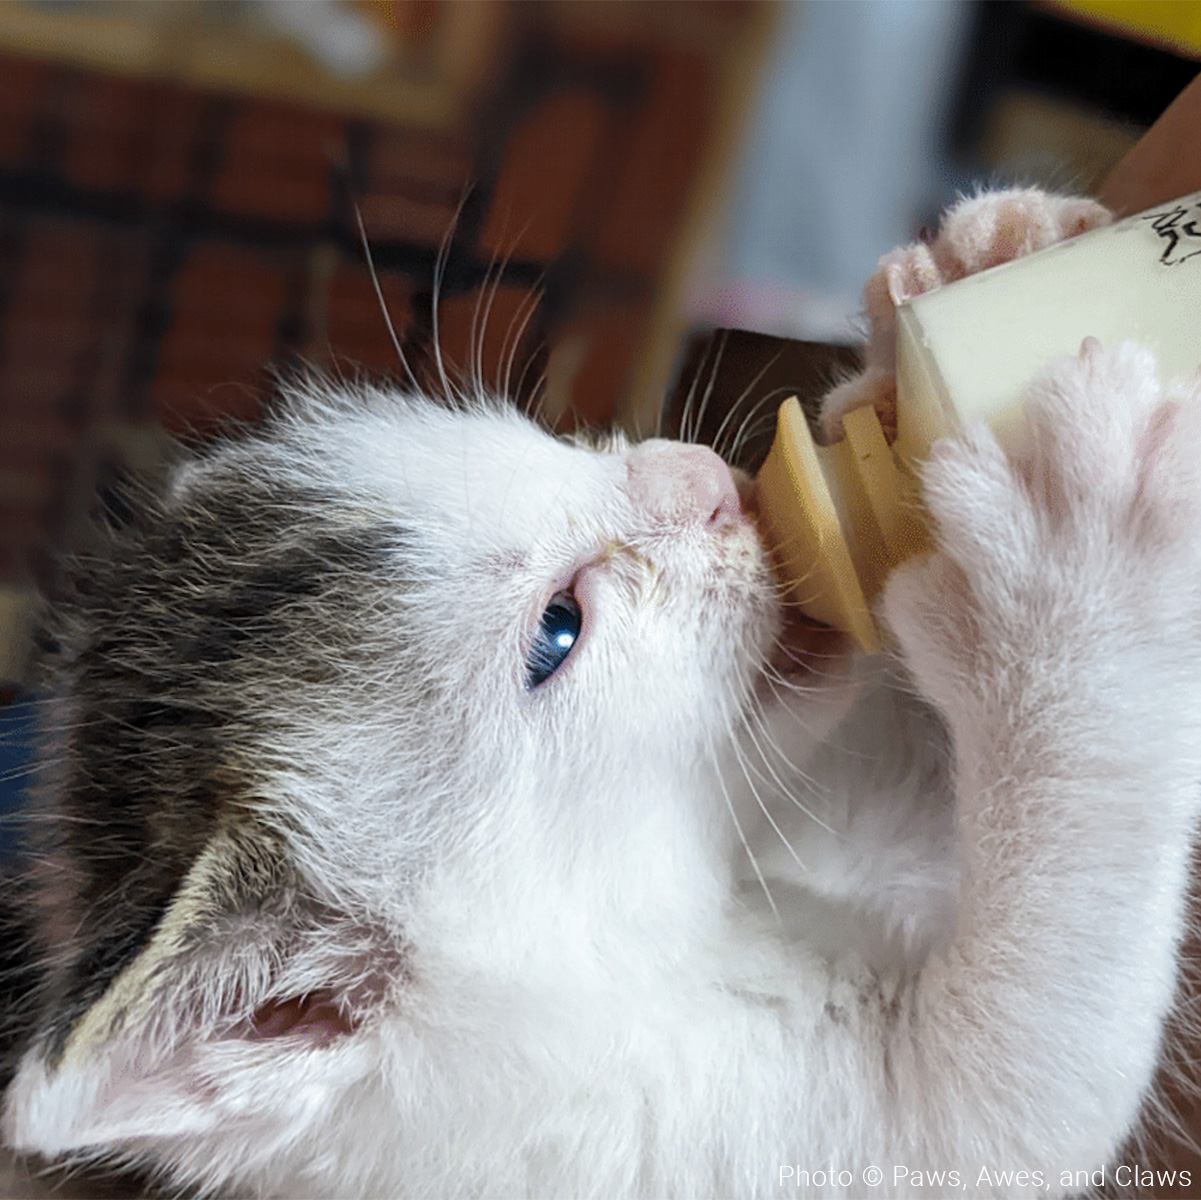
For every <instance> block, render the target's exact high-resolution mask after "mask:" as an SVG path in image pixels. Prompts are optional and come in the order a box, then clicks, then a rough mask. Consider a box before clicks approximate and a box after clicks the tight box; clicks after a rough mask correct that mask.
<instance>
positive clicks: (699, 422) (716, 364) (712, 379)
mask: <svg viewBox="0 0 1201 1200" xmlns="http://www.w3.org/2000/svg"><path fill="white" fill-rule="evenodd" d="M729 340H730V331H729V330H728V329H723V330H722V331H721V338H720V340H719V342H718V347H717V353H716V354H715V355H714V356H713V367H712V369H711V370H710V372H709V382H708V383H707V384H706V385H705V391H704V394H703V395H702V396H701V402H700V404H699V406H698V407H697V410H696V428H695V430H694V431H693V436H692V437H690V438H688V441H690V442H692V441H696V440H698V439H699V438H700V435H701V428H702V426H703V425H704V423H705V410H706V409H707V408H708V407H709V401H710V399H712V397H713V388H714V385H715V384H716V383H717V373H718V371H720V370H721V364H722V360H723V359H724V358H725V356H726V346H727V344H728V343H729Z"/></svg>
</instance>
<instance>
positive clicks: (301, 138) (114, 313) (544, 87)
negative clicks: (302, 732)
mask: <svg viewBox="0 0 1201 1200" xmlns="http://www.w3.org/2000/svg"><path fill="white" fill-rule="evenodd" d="M1199 58H1201V4H1199V3H1192V2H1189V0H1163V2H1161V0H1073V2H1054V0H1045V2H1040V3H1033V2H1029V3H1028V2H1022V0H999V2H998V0H797V2H795V3H786V2H782V0H660V2H647V0H108V2H105V0H4V2H0V701H4V700H11V699H12V698H13V697H14V696H17V695H18V694H19V685H20V683H21V682H22V679H23V676H24V673H25V671H26V666H27V653H26V649H27V644H28V640H27V631H28V625H29V615H30V613H31V612H32V609H33V597H34V596H35V595H36V592H37V589H38V588H39V587H45V586H48V585H51V584H52V583H53V574H54V570H55V567H54V561H55V559H54V552H55V549H56V548H57V547H61V546H63V545H65V544H70V543H71V542H72V541H73V540H74V539H75V537H76V536H77V534H78V531H79V530H80V529H81V528H82V527H83V526H85V525H86V523H87V519H88V516H89V514H90V513H92V512H93V511H95V509H96V508H97V506H102V505H104V504H105V503H106V502H109V501H111V498H112V497H113V495H114V489H115V486H116V485H117V484H118V483H119V482H120V480H121V479H122V478H123V477H125V476H126V475H127V474H128V473H129V472H130V471H135V470H138V469H140V468H143V467H146V466H150V465H153V463H154V462H155V461H156V460H157V459H159V457H160V456H161V455H162V454H163V451H164V446H165V444H166V438H167V437H168V435H174V436H177V437H181V438H183V439H185V440H188V441H193V442H199V441H203V440H204V439H205V438H206V437H210V436H212V433H213V431H214V430H216V429H217V428H219V427H221V426H223V425H226V424H228V423H229V422H231V421H233V422H253V421H254V420H256V419H257V418H258V417H259V415H260V414H261V413H262V412H263V410H264V406H265V405H268V404H269V403H270V399H271V395H272V391H273V389H274V388H275V387H276V386H277V384H276V379H277V378H278V377H279V374H280V373H283V374H284V375H286V373H287V372H288V371H289V370H293V369H296V368H298V367H303V366H315V367H317V368H319V369H321V370H324V371H328V372H333V373H339V374H342V375H346V376H354V375H366V376H369V377H379V378H392V379H398V380H403V379H404V378H405V376H404V373H403V370H402V367H401V363H400V352H403V355H404V357H405V359H406V360H407V362H408V363H409V365H410V367H411V369H412V371H413V373H414V374H415V375H416V377H417V378H418V379H420V380H422V381H423V382H426V383H428V384H429V385H430V386H435V387H436V386H438V385H437V380H436V377H435V376H436V372H435V368H434V354H433V347H434V339H435V333H436V337H437V342H438V345H439V347H440V349H441V353H442V355H443V356H444V357H445V358H446V360H447V361H448V362H449V363H450V364H451V369H452V370H454V371H458V372H460V373H462V374H463V375H464V376H466V377H473V378H478V379H480V380H482V381H483V382H484V383H485V384H487V385H489V386H492V387H496V388H501V389H504V390H506V391H507V392H509V393H510V394H511V395H512V396H513V398H514V400H515V402H517V403H518V404H520V405H522V406H524V407H527V408H530V409H531V410H537V411H538V412H539V413H540V414H541V416H542V417H543V419H545V420H546V421H547V422H548V423H549V424H551V425H552V426H554V427H556V428H560V429H570V428H574V427H576V426H578V425H593V424H602V423H607V422H611V421H616V422H618V423H620V424H622V425H625V426H626V427H628V428H630V429H631V430H633V431H635V432H643V433H645V432H648V431H650V430H652V429H654V428H655V427H656V426H657V424H658V422H659V421H660V419H661V416H664V415H665V419H666V425H667V428H668V429H669V430H670V429H671V428H672V427H673V422H675V423H678V421H679V415H680V411H681V408H682V406H683V404H684V403H685V401H686V399H687V397H688V395H689V394H690V393H691V394H694V395H695V394H698V393H706V394H708V395H709V404H708V409H707V421H706V423H705V427H704V429H703V430H702V434H701V436H702V437H710V438H712V437H714V436H715V435H716V434H717V432H718V431H719V429H720V426H721V424H722V422H723V421H724V422H725V423H726V427H727V428H733V427H738V426H741V427H744V428H750V430H751V432H752V433H758V435H759V441H760V443H762V439H763V437H765V436H766V435H767V434H768V433H769V432H770V427H771V414H772V413H773V412H774V403H770V401H771V400H772V399H773V398H780V397H782V396H783V395H786V394H789V393H792V392H797V393H799V394H800V395H801V397H802V399H803V400H805V401H808V402H810V403H812V402H813V401H814V400H815V399H816V398H817V397H818V396H819V395H820V394H821V392H822V391H823V390H824V389H825V388H826V387H827V386H828V385H829V384H830V383H831V382H832V381H834V380H835V379H836V378H837V375H838V373H839V371H841V370H845V369H846V367H847V366H849V365H851V364H853V363H854V362H855V360H856V351H855V348H854V347H855V343H856V341H857V338H858V328H857V316H856V314H857V310H858V307H859V289H860V287H861V286H862V284H863V282H864V280H865V279H866V277H867V275H868V274H869V273H870V272H871V270H872V269H873V267H874V265H875V262H876V259H877V258H878V256H879V255H880V254H882V253H883V252H885V251H886V250H888V249H889V248H890V247H891V246H893V245H895V244H897V243H900V242H904V241H907V240H911V239H912V238H914V237H917V236H919V235H920V234H921V232H922V230H923V229H925V228H929V227H930V226H931V225H933V224H934V223H935V222H936V220H937V215H938V213H939V211H940V210H941V209H942V208H943V206H945V205H946V204H947V203H948V202H949V201H950V200H952V199H954V197H955V196H956V195H957V194H958V193H959V192H961V191H963V190H968V189H971V188H972V187H974V186H975V185H976V184H977V183H978V182H981V181H983V182H991V183H1002V182H1009V181H1019V182H1033V183H1042V184H1045V185H1049V186H1052V187H1055V188H1058V189H1062V190H1071V191H1076V192H1090V191H1092V190H1094V189H1096V187H1097V186H1098V185H1099V183H1100V181H1101V180H1103V179H1104V177H1105V176H1106V174H1107V173H1108V171H1109V170H1110V169H1111V167H1112V166H1113V165H1114V164H1115V163H1116V162H1117V161H1118V160H1119V159H1120V158H1121V157H1122V155H1123V154H1124V153H1125V152H1126V151H1127V150H1128V149H1129V147H1130V146H1131V145H1132V144H1133V143H1134V141H1135V140H1137V138H1138V136H1139V134H1140V133H1141V132H1142V131H1143V130H1144V129H1145V128H1146V127H1147V126H1148V125H1149V124H1150V123H1151V122H1152V121H1153V120H1154V119H1155V118H1156V117H1157V116H1158V115H1159V113H1160V112H1162V110H1163V109H1164V108H1165V107H1166V106H1167V104H1168V103H1169V102H1170V101H1171V100H1172V99H1173V97H1174V96H1175V95H1176V94H1177V93H1178V92H1179V91H1180V90H1181V89H1182V88H1183V87H1184V86H1185V85H1186V84H1187V83H1188V82H1189V81H1190V80H1191V79H1192V78H1193V77H1194V76H1195V75H1196V74H1197V72H1198V70H1199V69H1201V67H1199V62H1198V60H1199ZM365 245H366V246H369V247H370V253H371V258H372V260H373V262H374V266H375V269H376V271H377V273H378V292H377V288H376V286H375V285H374V284H373V281H372V278H371V273H370V271H369V269H368V265H367V260H366V257H365V254H364V246H365ZM715 330H719V331H720V332H719V333H717V334H716V335H715V334H714V331H715ZM782 339H786V340H782ZM738 406H743V407H744V408H746V409H747V413H748V416H747V421H751V422H753V421H754V418H755V414H756V413H758V412H762V414H763V419H762V420H761V421H759V422H758V424H754V423H752V424H750V425H749V426H747V425H746V424H745V423H744V422H743V417H742V415H741V414H740V412H739V410H738ZM755 406H758V408H756V407H755ZM754 444H755V439H754V438H752V439H751V446H752V449H751V450H750V451H749V453H752V454H753V453H754V450H753V446H754ZM762 444H763V445H765V443H762ZM9 711H10V714H11V713H13V712H15V711H16V710H15V709H10V710H9ZM6 728H7V730H8V732H7V733H6V734H5V736H4V737H0V779H3V778H4V771H5V761H4V758H5V756H8V758H9V759H11V760H12V761H14V762H15V761H17V760H18V759H19V757H20V753H21V748H20V737H19V724H18V723H17V722H10V723H9V724H8V725H7V726H6ZM0 792H3V789H2V788H0ZM9 793H10V797H11V787H10V788H9ZM10 802H11V800H10ZM3 803H4V801H3V797H2V795H0V808H2V807H3ZM1198 1178H1201V1173H1199V1174H1198Z"/></svg>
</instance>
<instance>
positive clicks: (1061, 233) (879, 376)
mask: <svg viewBox="0 0 1201 1200" xmlns="http://www.w3.org/2000/svg"><path fill="white" fill-rule="evenodd" d="M1112 219H1113V217H1112V214H1111V213H1110V212H1109V210H1108V209H1106V208H1104V207H1103V206H1102V205H1100V204H1098V203H1097V202H1096V201H1094V200H1086V199H1080V198H1076V197H1064V196H1052V195H1048V194H1047V193H1046V192H1041V191H1039V190H1038V189H1037V188H1010V189H1008V190H1005V191H999V192H984V193H981V194H980V195H978V196H972V197H969V198H968V199H966V200H961V201H960V202H959V203H958V204H957V205H955V206H954V207H953V208H951V209H949V210H948V211H947V213H946V215H945V216H944V217H943V220H942V223H941V225H940V226H939V231H938V234H937V236H936V237H935V238H934V239H933V240H932V241H931V242H929V243H925V242H915V243H914V244H912V245H909V246H898V247H897V248H896V249H895V250H890V251H889V252H888V253H887V254H886V255H884V257H883V258H881V259H880V262H879V265H878V266H877V267H876V270H875V272H874V273H873V274H872V276H871V278H869V279H868V281H867V284H866V285H865V287H864V289H863V304H864V311H865V313H866V315H867V318H868V322H869V334H868V341H867V347H866V350H865V361H866V364H867V369H866V370H865V371H864V372H863V373H862V374H860V375H857V376H855V377H854V378H852V379H850V380H848V381H847V382H845V383H843V384H840V385H839V386H838V387H836V388H834V389H833V391H831V392H830V393H828V394H827V396H826V397H825V399H824V401H823V402H822V428H823V430H824V432H825V435H826V437H827V438H829V439H830V440H837V439H838V438H839V437H841V436H842V418H843V416H844V415H845V414H846V413H848V412H850V411H851V410H852V409H855V408H859V407H862V406H863V405H865V404H874V405H875V406H876V409H877V411H879V412H881V413H882V414H884V415H887V414H892V415H893V421H894V424H895V392H896V384H895V381H894V380H893V374H894V372H895V371H896V323H897V321H896V312H897V308H898V307H899V306H900V305H902V304H904V303H905V302H906V301H909V300H912V299H914V298H915V297H917V296H920V295H922V294H923V293H924V292H929V291H933V290H934V289H935V288H938V287H941V286H942V285H943V284H944V283H951V282H953V281H954V280H956V279H962V278H963V277H964V276H965V275H971V274H974V273H975V272H977V271H983V270H985V269H987V268H988V267H995V266H998V265H999V264H1001V263H1004V262H1009V261H1011V260H1012V259H1015V258H1021V257H1022V256H1023V255H1026V254H1030V253H1032V252H1033V251H1035V250H1041V249H1043V248H1044V247H1046V246H1050V245H1052V244H1053V243H1055V242H1060V241H1063V240H1064V239H1066V238H1070V237H1075V236H1076V235H1077V234H1081V233H1086V232H1087V231H1088V230H1090V229H1096V228H1097V227H1098V226H1101V225H1107V224H1108V223H1109V222H1110V221H1111V220H1112Z"/></svg>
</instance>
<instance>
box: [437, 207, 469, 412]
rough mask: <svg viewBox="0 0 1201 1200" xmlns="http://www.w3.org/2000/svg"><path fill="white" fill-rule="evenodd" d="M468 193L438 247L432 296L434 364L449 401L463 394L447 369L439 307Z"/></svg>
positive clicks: (456, 210) (460, 397)
mask: <svg viewBox="0 0 1201 1200" xmlns="http://www.w3.org/2000/svg"><path fill="white" fill-rule="evenodd" d="M468 195H469V192H468V191H466V190H464V192H463V195H462V197H461V198H460V199H459V203H458V207H457V208H456V209H455V215H454V217H453V218H452V219H451V222H450V226H449V227H448V228H447V230H446V235H445V236H444V237H443V239H442V244H441V245H440V246H439V247H438V257H437V259H436V260H435V261H434V281H433V293H432V295H431V297H430V334H431V337H432V338H433V348H434V366H435V369H436V370H437V372H438V379H439V381H440V382H441V384H442V388H443V391H444V392H445V394H446V399H447V400H448V401H454V400H456V399H458V400H461V399H462V395H461V392H460V391H459V390H458V389H456V388H455V387H454V385H453V384H452V383H451V381H450V376H449V375H448V374H447V371H446V362H445V360H444V359H443V357H442V345H441V337H440V332H439V328H438V325H439V322H438V307H439V305H440V304H441V302H442V284H443V281H444V280H445V278H446V267H447V264H448V263H449V261H450V247H451V244H452V243H453V242H454V238H455V234H456V232H457V231H458V228H459V219H460V217H462V215H463V207H464V205H466V203H467V197H468Z"/></svg>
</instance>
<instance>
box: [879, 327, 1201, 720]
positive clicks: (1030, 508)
mask: <svg viewBox="0 0 1201 1200" xmlns="http://www.w3.org/2000/svg"><path fill="white" fill-rule="evenodd" d="M1198 439H1201V380H1199V379H1196V378H1195V379H1194V380H1193V381H1192V382H1191V383H1189V384H1187V385H1185V386H1182V387H1175V388H1171V389H1168V390H1166V391H1165V389H1164V388H1162V387H1161V385H1160V383H1159V381H1158V379H1157V377H1156V372H1155V363H1154V360H1153V358H1152V356H1151V355H1150V354H1149V353H1148V352H1147V351H1146V350H1144V349H1142V348H1141V347H1139V346H1135V345H1133V344H1126V345H1123V346H1120V347H1118V348H1116V349H1113V350H1107V349H1104V348H1102V347H1101V346H1100V345H1099V344H1098V343H1097V342H1095V341H1093V340H1091V339H1090V340H1089V341H1086V342H1085V344H1084V346H1083V347H1082V348H1081V351H1080V353H1079V354H1077V355H1075V356H1073V357H1070V358H1064V359H1060V360H1058V361H1057V362H1055V363H1053V364H1051V365H1050V366H1049V367H1048V368H1047V370H1046V371H1045V372H1044V373H1043V374H1042V375H1041V376H1040V377H1039V378H1038V379H1037V380H1036V381H1035V382H1034V383H1033V384H1032V386H1031V388H1030V391H1029V393H1028V398H1027V405H1026V434H1025V438H1024V440H1023V442H1022V444H1021V445H1020V446H1019V447H1018V448H1017V449H1016V450H1015V451H1014V452H1013V453H1012V454H1010V455H1006V454H1005V453H1004V452H1003V451H1002V450H1001V448H1000V446H999V445H998V444H997V441H996V439H995V438H994V437H993V436H992V434H991V433H990V432H989V431H988V430H987V429H986V428H984V427H975V428H973V429H971V430H970V431H969V432H968V434H967V435H966V436H965V437H964V438H963V439H961V440H956V441H945V442H940V443H937V444H936V445H935V447H934V449H933V452H932V453H931V456H930V459H929V460H928V462H927V465H926V468H925V471H924V472H923V487H924V494H925V499H926V503H927V507H928V509H929V512H930V515H931V518H932V521H933V525H934V527H935V529H936V531H937V542H938V545H939V550H938V552H936V553H935V554H934V555H932V556H930V557H929V558H927V559H926V560H924V561H922V562H919V563H914V564H909V565H907V566H906V567H904V568H902V569H901V570H900V571H898V572H897V573H896V574H895V576H894V577H893V578H892V579H891V580H890V581H889V585H888V587H887V588H886V590H885V598H884V604H883V612H884V616H885V620H886V622H887V623H888V625H889V626H890V627H891V628H892V629H893V631H894V633H895V635H896V637H897V639H898V641H899V642H900V644H901V646H902V648H903V649H904V651H905V653H906V655H907V657H908V658H909V659H910V661H911V663H913V664H914V666H915V672H916V673H917V674H919V675H923V676H925V677H927V682H928V686H929V687H930V689H931V692H932V698H936V697H937V698H938V700H939V701H940V702H941V703H944V704H950V703H954V702H955V701H954V699H953V695H958V697H959V698H960V699H962V695H963V689H964V687H965V686H969V685H970V679H971V677H972V676H973V675H974V674H979V673H980V672H981V670H983V667H982V664H983V663H984V662H985V660H991V661H992V663H993V666H994V667H998V666H999V664H1002V663H1006V662H1008V663H1010V664H1014V663H1018V662H1021V661H1022V660H1023V659H1024V658H1029V657H1030V656H1031V655H1037V654H1039V653H1044V652H1049V650H1050V647H1055V653H1056V654H1058V655H1061V656H1062V655H1063V654H1064V653H1067V652H1070V653H1071V654H1073V655H1074V654H1076V652H1077V651H1078V652H1079V655H1082V656H1084V657H1090V656H1092V657H1095V656H1096V655H1097V654H1098V652H1100V650H1101V648H1102V647H1103V646H1107V647H1108V652H1111V653H1112V654H1114V655H1116V656H1121V655H1124V653H1125V647H1127V646H1133V645H1139V646H1143V647H1151V646H1153V645H1158V646H1159V647H1161V648H1162V649H1163V650H1164V651H1165V652H1166V651H1167V650H1168V649H1170V648H1171V647H1174V646H1175V647H1178V648H1179V649H1180V652H1181V653H1190V652H1191V651H1192V648H1193V646H1194V643H1198V630H1199V622H1201V586H1199V584H1201V464H1199V462H1198V459H1199V457H1201V456H1198V455H1197V453H1196V447H1197V445H1198V444H1199V440H1198ZM1197 649H1198V655H1197V657H1198V662H1199V664H1201V644H1199V645H1198V647H1197Z"/></svg>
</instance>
